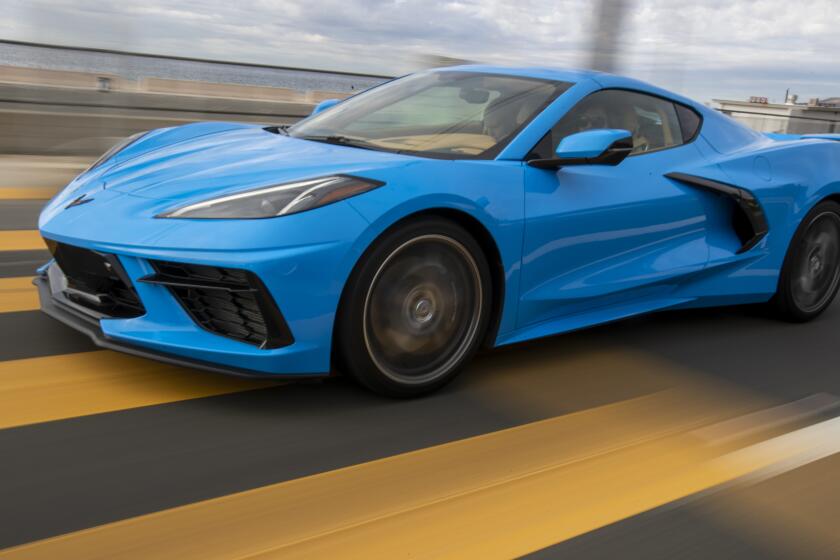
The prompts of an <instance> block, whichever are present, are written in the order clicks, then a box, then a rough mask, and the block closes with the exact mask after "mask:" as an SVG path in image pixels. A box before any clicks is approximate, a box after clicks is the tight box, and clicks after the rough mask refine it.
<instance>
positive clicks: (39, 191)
mask: <svg viewBox="0 0 840 560" xmlns="http://www.w3.org/2000/svg"><path fill="white" fill-rule="evenodd" d="M57 192H58V189H56V188H52V187H21V188H15V187H0V200H49V199H51V198H52V197H53V196H55V193H57Z"/></svg>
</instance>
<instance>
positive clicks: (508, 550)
mask: <svg viewBox="0 0 840 560" xmlns="http://www.w3.org/2000/svg"><path fill="white" fill-rule="evenodd" d="M723 401H725V399H723ZM720 402H722V401H720V400H718V396H716V395H707V396H701V395H698V394H697V393H696V392H692V393H691V394H688V395H687V394H685V392H683V393H682V394H680V393H679V392H677V391H666V392H660V393H656V394H654V395H650V396H647V397H641V398H638V399H632V400H628V401H623V402H620V403H617V404H613V405H608V406H603V407H599V408H595V409H589V410H587V411H584V412H580V413H575V414H570V415H566V416H561V417H556V418H552V419H549V420H544V421H540V422H535V423H532V424H526V425H523V426H519V427H516V428H512V429H508V430H503V431H499V432H494V433H490V434H484V435H481V436H478V437H474V438H470V439H466V440H462V441H457V442H453V443H449V444H445V445H440V446H436V447H432V448H428V449H424V450H420V451H415V452H411V453H406V454H403V455H397V456H392V457H388V458H385V459H381V460H378V461H373V462H370V463H364V464H361V465H355V466H352V467H348V468H343V469H339V470H335V471H330V472H326V473H322V474H318V475H314V476H310V477H305V478H301V479H297V480H292V481H289V482H285V483H280V484H275V485H271V486H267V487H264V488H258V489H255V490H251V491H247V492H242V493H238V494H233V495H230V496H225V497H221V498H217V499H212V500H208V501H204V502H198V503H194V504H190V505H187V506H184V507H179V508H174V509H170V510H165V511H161V512H157V513H153V514H150V515H145V516H141V517H137V518H133V519H128V520H124V521H119V522H115V523H111V524H107V525H102V526H99V527H94V528H91V529H87V530H83V531H79V532H75V533H69V534H66V535H62V536H58V537H54V538H50V539H45V540H43V541H37V542H34V543H29V544H25V545H22V546H19V547H16V548H11V549H7V550H6V551H2V552H0V557H2V558H9V559H35V558H76V557H84V558H90V559H93V558H103V559H104V558H108V559H128V558H163V559H165V558H178V559H183V558H201V559H208V560H209V559H216V558H218V559H222V558H225V559H229V558H257V557H259V558H298V557H304V558H366V559H367V558H396V557H399V558H405V557H412V558H424V557H453V558H511V557H515V556H519V555H521V554H525V553H528V552H531V551H534V550H538V549H540V548H543V547H545V546H548V545H551V544H553V543H556V542H558V541H561V540H564V539H567V538H570V537H572V536H575V535H579V534H582V533H585V532H588V531H591V530H593V529H595V528H598V527H601V526H604V525H606V524H608V523H611V522H614V521H618V520H620V519H623V518H625V517H627V516H630V515H634V514H638V513H640V512H643V511H646V510H648V509H651V508H654V507H657V506H659V505H662V504H665V503H668V502H671V501H673V500H676V499H679V498H682V497H684V496H686V495H690V494H693V493H696V492H698V491H701V490H704V489H707V488H709V487H711V486H715V485H717V484H720V483H722V482H725V481H728V480H732V479H733V478H735V477H738V476H741V475H742V474H744V473H745V472H750V471H751V470H754V469H756V468H760V467H761V466H762V465H761V464H759V463H760V461H759V460H755V461H752V462H751V461H748V460H746V461H745V460H741V461H735V462H731V463H724V462H714V461H711V460H712V459H714V458H715V457H716V456H717V455H718V454H719V453H721V452H720V451H715V450H714V448H712V447H709V446H706V445H703V444H702V443H701V441H700V440H699V439H697V438H695V437H693V436H691V435H690V433H688V431H689V430H691V429H694V428H696V427H697V425H699V424H705V423H708V422H711V421H717V420H719V419H720V418H722V417H726V416H727V415H731V414H732V412H733V411H732V410H731V409H727V410H724V409H723V408H721V407H720V405H719V404H718V403H720ZM724 408H725V407H724Z"/></svg>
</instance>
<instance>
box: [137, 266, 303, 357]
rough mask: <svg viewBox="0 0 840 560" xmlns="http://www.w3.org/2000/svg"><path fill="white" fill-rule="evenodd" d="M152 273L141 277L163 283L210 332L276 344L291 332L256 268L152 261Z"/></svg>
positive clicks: (270, 345) (259, 343)
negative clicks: (253, 269)
mask: <svg viewBox="0 0 840 560" xmlns="http://www.w3.org/2000/svg"><path fill="white" fill-rule="evenodd" d="M152 266H153V267H154V269H155V271H156V273H155V274H154V275H152V276H147V277H145V278H142V279H141V282H148V283H152V284H160V285H164V286H167V287H168V288H169V290H170V292H171V293H172V295H174V296H175V298H176V299H177V300H178V302H179V303H180V304H181V306H182V307H183V308H184V310H185V311H186V312H187V313H188V314H189V315H190V317H192V319H193V320H194V321H195V322H196V323H197V324H198V325H199V326H201V327H202V328H203V329H205V330H207V331H210V332H212V333H215V334H218V335H221V336H225V337H227V338H232V339H234V340H239V341H241V342H246V343H248V344H254V345H256V346H259V347H260V348H280V347H282V346H288V345H289V344H291V343H292V342H293V338H292V335H291V332H290V331H289V328H288V326H287V325H286V322H285V320H284V319H283V316H282V314H281V313H280V310H279V309H278V308H277V305H276V304H275V303H274V300H273V299H272V297H271V295H270V294H269V293H268V290H267V289H266V287H265V286H264V285H263V283H262V282H261V281H260V279H259V277H257V275H256V274H254V273H252V272H250V271H247V270H240V269H235V268H221V267H215V266H205V265H196V264H185V263H175V262H166V261H152Z"/></svg>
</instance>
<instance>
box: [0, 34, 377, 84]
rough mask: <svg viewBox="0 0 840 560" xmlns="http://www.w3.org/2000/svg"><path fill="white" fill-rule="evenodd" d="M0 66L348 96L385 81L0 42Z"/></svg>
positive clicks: (312, 72) (324, 73)
mask: <svg viewBox="0 0 840 560" xmlns="http://www.w3.org/2000/svg"><path fill="white" fill-rule="evenodd" d="M0 66H21V67H26V68H41V69H49V70H69V71H75V72H92V73H102V74H111V75H117V76H122V77H124V78H127V79H129V80H137V79H140V78H145V77H154V78H168V79H177V80H196V81H202V82H213V83H225V84H242V85H254V86H271V87H284V88H290V89H295V90H323V91H336V92H346V93H353V92H356V91H361V90H364V89H367V88H369V87H371V86H374V85H376V84H379V83H381V82H383V81H384V80H385V78H382V77H377V76H355V75H347V74H338V73H331V72H322V71H315V70H311V71H310V70H297V69H286V68H267V67H259V66H248V65H242V64H231V63H217V62H197V61H191V60H173V59H169V58H158V57H148V56H137V55H131V54H115V53H101V52H91V51H84V50H76V49H71V48H64V47H44V46H34V45H19V44H14V43H4V42H2V41H0Z"/></svg>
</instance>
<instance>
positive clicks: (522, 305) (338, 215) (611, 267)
mask: <svg viewBox="0 0 840 560" xmlns="http://www.w3.org/2000/svg"><path fill="white" fill-rule="evenodd" d="M457 70H467V71H469V70H473V71H483V72H486V71H491V72H496V73H507V74H513V75H527V76H535V77H542V78H548V79H557V80H562V81H567V82H572V83H574V84H575V85H574V86H572V87H571V88H570V89H569V90H567V91H566V92H565V93H564V94H563V95H561V96H560V97H558V98H557V99H556V100H555V101H554V102H553V103H551V104H550V105H549V106H548V107H546V108H545V109H544V110H543V111H542V113H540V114H539V115H538V116H537V117H535V118H534V119H533V120H532V121H531V122H530V123H529V124H528V125H527V126H526V127H525V128H524V129H522V130H521V131H520V132H519V133H518V135H517V136H516V137H515V138H513V139H512V140H511V141H510V143H509V144H508V145H507V146H506V147H505V148H504V149H503V150H502V151H501V152H500V153H499V155H498V156H497V157H496V158H495V159H493V160H469V159H466V160H441V159H425V158H421V157H414V156H409V155H399V154H393V153H385V152H377V151H371V150H362V149H357V148H352V147H346V146H334V145H327V144H323V143H316V142H310V141H305V140H298V139H294V138H289V137H285V136H280V135H276V134H271V133H269V132H266V131H264V130H263V129H262V128H260V127H259V126H254V125H246V124H236V123H198V124H191V125H185V126H181V127H176V128H168V129H161V130H156V131H152V132H151V133H149V134H148V135H146V136H145V137H143V138H142V139H141V140H139V141H137V142H135V143H134V144H132V145H130V146H129V147H127V148H126V149H125V150H123V151H121V152H119V153H118V154H116V155H115V156H113V157H112V158H110V159H109V160H108V161H106V162H104V163H103V164H102V165H101V166H100V167H98V168H96V169H94V170H92V171H90V172H88V173H85V174H82V175H81V176H79V177H78V178H76V179H75V180H73V181H72V182H71V183H70V184H69V185H68V186H67V188H66V189H65V190H64V191H63V192H61V193H60V194H59V195H58V196H57V197H56V198H55V199H53V200H52V201H51V202H50V203H49V204H48V206H47V207H46V208H45V210H44V211H43V213H42V214H41V217H40V222H39V227H40V229H41V232H42V234H43V235H44V236H45V237H48V238H51V239H55V240H58V241H63V242H66V243H70V244H74V245H78V246H82V247H87V248H91V249H96V250H99V251H103V252H110V253H114V254H116V255H118V256H119V258H120V259H121V262H122V263H123V265H124V267H125V269H126V271H127V272H128V274H129V276H130V277H131V279H132V280H134V281H135V286H136V288H137V291H138V293H139V295H140V297H141V299H142V300H143V303H144V305H145V307H146V309H147V314H146V315H144V316H142V317H138V318H135V319H109V320H104V321H102V325H101V326H102V330H103V331H104V333H105V334H106V335H107V336H109V337H112V338H113V339H116V340H119V341H123V342H129V343H132V344H136V345H138V346H141V347H146V348H151V349H156V350H161V351H166V352H170V353H173V354H178V355H182V356H185V357H188V358H196V359H201V360H205V361H214V362H218V363H220V364H226V365H230V366H235V367H239V368H245V369H251V370H254V371H257V372H264V373H277V374H294V373H301V374H305V373H316V372H326V371H328V370H329V369H330V365H331V364H330V355H331V347H332V335H333V333H332V329H333V325H334V321H335V314H336V309H337V306H338V303H339V300H340V297H341V295H342V290H343V288H344V285H345V283H346V282H347V279H348V278H349V276H350V274H351V273H352V271H353V268H354V267H355V266H356V264H357V263H358V261H359V258H360V257H361V255H362V254H363V253H364V251H365V250H366V249H367V248H368V247H369V246H370V244H371V243H372V242H374V241H375V240H376V239H377V237H379V236H380V235H381V234H382V233H383V232H384V231H385V230H387V229H388V228H390V227H392V226H393V225H394V224H396V223H397V222H399V221H400V220H403V219H405V218H407V217H409V216H412V215H414V214H417V213H421V212H447V213H448V215H455V216H457V215H460V216H462V219H464V220H471V221H472V223H473V224H475V225H476V226H477V227H481V228H483V229H484V230H486V231H487V232H488V233H489V235H490V237H491V238H492V240H493V242H494V243H495V245H496V249H497V251H498V254H499V256H500V258H501V263H500V265H501V268H502V273H503V277H504V281H505V286H504V298H503V301H502V302H500V309H499V313H500V314H501V316H500V322H499V329H498V332H497V335H496V339H495V343H496V344H497V345H500V344H508V343H513V342H518V341H522V340H527V339H530V338H534V337H538V336H546V335H551V334H556V333H560V332H565V331H569V330H573V329H578V328H583V327H587V326H591V325H594V324H599V323H603V322H606V321H611V320H615V319H620V318H622V317H627V316H632V315H635V314H638V313H643V312H649V311H654V310H658V309H665V308H674V307H697V306H704V305H718V304H721V303H740V302H755V301H764V300H767V299H769V298H770V297H771V296H772V294H773V293H774V292H775V290H776V284H777V281H778V275H779V270H780V268H781V264H782V261H783V259H784V255H785V252H786V250H787V247H788V245H789V243H790V239H791V237H792V235H793V233H794V231H795V229H796V227H797V226H798V224H799V222H800V221H801V220H802V218H803V216H804V215H805V213H807V212H808V210H809V209H811V208H812V207H813V206H814V205H815V204H816V203H817V202H819V201H820V200H822V199H824V198H825V197H827V196H831V195H837V194H838V193H840V142H836V141H834V140H836V139H837V138H834V137H832V136H831V135H818V136H816V137H800V136H795V137H775V138H770V137H768V136H766V135H762V134H759V133H756V132H754V131H751V130H749V129H747V128H745V127H743V126H741V125H740V124H738V123H736V122H735V121H732V120H731V119H729V118H728V117H726V116H724V115H721V114H719V113H717V112H716V111H713V110H711V109H708V108H706V107H704V106H703V105H701V104H698V103H695V102H693V101H691V100H688V99H685V98H682V97H680V96H677V95H674V94H671V93H669V92H667V91H664V90H661V89H659V88H656V87H654V86H650V85H648V84H644V83H642V82H638V81H635V80H630V79H626V78H621V77H618V76H611V75H607V74H600V73H594V72H584V71H563V70H554V69H540V68H536V69H535V68H500V67H487V66H467V67H458V68H457ZM604 88H623V89H630V90H636V91H641V92H647V93H652V94H655V95H659V96H662V97H666V98H670V99H674V100H676V101H679V102H681V103H684V104H686V105H689V106H691V107H693V108H694V109H695V110H696V111H697V112H699V113H700V114H701V115H702V116H703V119H704V124H703V127H702V130H701V133H700V135H699V136H698V137H697V138H696V139H695V140H694V141H693V142H691V143H689V144H686V145H683V146H679V147H676V148H671V149H666V150H662V151H658V152H651V153H645V154H641V155H635V156H630V157H628V158H627V159H626V160H624V161H623V162H622V163H621V164H619V165H618V166H615V167H610V166H598V165H580V166H569V167H564V168H562V169H559V170H545V169H537V168H534V167H530V166H528V165H526V164H525V163H524V162H523V159H524V158H525V156H526V155H527V154H528V152H529V151H530V150H531V149H532V148H533V147H534V145H535V144H536V143H537V142H538V141H539V140H540V138H542V137H543V136H544V135H545V134H546V133H547V132H548V130H549V129H550V128H551V127H552V126H553V125H554V124H555V123H556V122H557V121H558V120H559V119H560V118H561V117H562V116H563V115H564V114H566V112H567V111H569V110H570V109H571V108H572V107H574V105H575V104H577V103H578V102H579V101H580V100H582V99H583V98H585V97H586V96H587V95H590V94H591V93H593V92H595V91H598V90H600V89H604ZM322 105H323V103H322ZM603 134H606V133H603ZM570 138H571V137H570ZM572 142H573V141H572V140H571V139H567V142H566V146H565V147H564V148H563V149H564V150H567V152H566V153H565V154H564V155H568V153H570V152H573V151H575V153H579V154H580V153H590V152H591V151H593V150H594V147H593V146H592V145H589V146H588V148H587V146H578V147H575V148H574V150H572V149H571V148H569V144H570V143H572ZM561 146H562V145H561ZM587 149H588V150H589V151H587ZM601 151H603V150H601ZM677 171H678V172H682V173H689V174H694V175H699V176H702V177H706V178H709V179H712V180H717V181H721V182H724V183H729V184H734V185H738V186H740V187H742V188H745V189H747V190H749V191H751V192H753V193H754V194H755V196H756V197H757V198H758V199H759V201H760V203H761V204H762V207H763V208H764V211H765V212H766V214H767V218H768V221H769V225H770V231H769V234H768V235H767V236H766V237H765V238H764V239H763V240H762V241H761V242H760V243H759V244H758V245H757V246H756V247H754V248H752V249H751V250H749V251H747V252H745V253H743V254H737V250H738V248H739V246H740V243H739V241H738V239H737V237H736V236H735V234H734V232H733V231H732V228H731V224H730V218H731V207H730V206H729V205H728V204H729V203H728V202H727V201H726V200H725V199H723V198H722V197H719V196H716V195H714V194H710V193H707V192H703V191H700V190H697V189H693V188H691V187H688V186H686V185H683V184H680V183H677V182H675V181H672V180H670V179H667V178H665V177H664V175H665V174H666V173H669V172H677ZM335 173H345V174H352V175H358V176H362V177H368V178H371V179H376V180H379V181H383V182H385V186H383V187H380V188H378V189H374V190H372V191H370V192H367V193H365V194H363V195H360V196H357V197H354V198H350V199H347V200H344V201H342V202H338V203H335V204H331V205H328V206H325V207H322V208H319V209H316V210H312V211H309V212H304V213H300V214H294V215H289V216H284V217H280V218H273V219H262V220H189V219H156V218H155V217H154V216H156V215H158V214H160V213H161V212H164V211H166V210H171V209H172V208H175V207H179V206H182V205H184V204H186V203H189V202H197V201H200V200H204V199H207V198H208V197H211V196H214V195H221V194H226V193H234V192H238V191H243V190H248V189H252V188H255V187H260V186H268V185H273V184H277V183H282V182H287V181H292V180H296V179H304V178H314V177H319V176H324V175H329V174H335ZM81 194H86V195H88V196H89V197H92V198H93V201H92V202H90V203H88V204H85V205H81V206H77V207H73V208H70V209H66V210H65V206H67V203H68V202H69V201H70V200H72V199H73V198H76V197H78V196H80V195H81ZM149 259H166V260H174V261H182V262H189V263H201V264H209V265H218V266H225V267H235V268H244V269H248V270H251V271H253V272H254V273H256V274H257V275H258V276H259V277H260V278H261V279H262V280H263V282H264V283H265V284H266V286H267V287H268V289H269V290H270V292H271V294H272V296H273V297H274V298H275V299H276V301H277V303H278V306H279V307H280V309H281V311H282V313H283V315H284V316H285V318H286V320H287V322H288V324H289V327H290V329H291V330H292V333H293V335H294V337H295V342H294V344H292V345H290V346H288V347H285V348H280V349H276V350H260V349H258V348H256V347H254V346H251V345H248V344H244V343H240V342H237V341H234V340H231V339H227V338H223V337H221V336H217V335H214V334H211V333H209V332H207V331H204V330H202V329H200V328H198V327H197V326H196V325H195V324H194V323H193V322H192V321H191V319H190V318H189V317H188V316H187V315H186V313H185V312H184V311H183V310H182V309H181V307H180V306H179V305H178V304H177V303H176V302H175V300H174V299H173V297H172V296H171V295H170V294H169V292H168V291H167V289H166V288H163V287H161V286H155V285H150V284H144V283H138V282H136V280H137V279H138V278H140V277H142V276H144V275H146V274H148V273H150V272H151V267H150V265H149V262H148V260H149Z"/></svg>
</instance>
